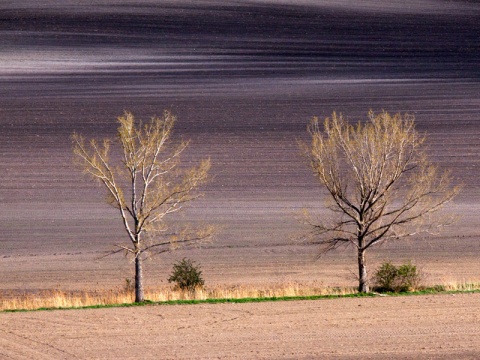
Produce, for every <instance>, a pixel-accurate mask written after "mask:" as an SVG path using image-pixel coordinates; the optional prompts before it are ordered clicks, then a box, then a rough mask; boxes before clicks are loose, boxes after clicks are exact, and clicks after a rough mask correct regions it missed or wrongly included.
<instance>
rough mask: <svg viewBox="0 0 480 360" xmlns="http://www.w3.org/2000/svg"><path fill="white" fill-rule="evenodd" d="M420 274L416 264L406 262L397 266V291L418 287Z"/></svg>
mask: <svg viewBox="0 0 480 360" xmlns="http://www.w3.org/2000/svg"><path fill="white" fill-rule="evenodd" d="M420 280H421V275H420V272H419V270H418V269H417V266H416V265H413V264H412V263H410V262H408V263H407V264H403V265H400V266H399V267H398V274H397V287H398V290H397V291H412V290H415V289H416V288H418V286H419V284H420Z"/></svg>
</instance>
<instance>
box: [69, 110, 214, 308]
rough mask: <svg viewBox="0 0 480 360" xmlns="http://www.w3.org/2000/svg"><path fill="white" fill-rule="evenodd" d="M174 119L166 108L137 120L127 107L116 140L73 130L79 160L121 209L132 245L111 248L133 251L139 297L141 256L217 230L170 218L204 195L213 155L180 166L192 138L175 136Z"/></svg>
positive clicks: (138, 297)
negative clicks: (176, 224) (183, 226)
mask: <svg viewBox="0 0 480 360" xmlns="http://www.w3.org/2000/svg"><path fill="white" fill-rule="evenodd" d="M175 120H176V118H175V116H173V115H172V114H171V113H170V112H168V111H165V112H164V113H163V116H162V117H153V118H152V120H151V121H150V122H149V123H146V124H142V123H140V124H138V126H137V125H136V124H135V119H134V116H133V115H132V114H131V113H129V112H125V113H124V115H123V116H120V117H118V122H119V124H120V126H119V128H118V133H117V135H118V139H117V141H114V140H111V139H105V140H103V142H101V143H99V142H98V141H97V140H95V139H92V140H90V141H89V142H88V143H86V142H85V139H84V138H83V137H82V136H80V135H78V134H77V133H74V134H73V135H72V141H73V153H74V155H75V159H76V161H77V162H78V164H79V165H80V166H81V167H82V168H83V170H84V172H85V173H87V174H89V175H90V176H91V177H92V178H93V179H95V180H97V181H99V182H100V183H101V184H103V185H104V186H105V188H106V190H107V202H108V203H109V204H110V205H112V206H114V207H115V208H117V209H118V210H119V214H120V216H121V219H122V222H123V226H124V227H125V230H126V232H127V234H128V237H129V239H130V245H129V246H127V245H121V244H118V245H117V246H118V247H119V249H118V250H117V251H113V252H112V253H116V252H120V251H125V252H126V253H130V254H132V255H133V257H134V262H135V301H136V302H142V301H144V289H143V271H142V262H143V259H144V257H145V256H146V255H147V254H148V253H151V252H152V251H154V252H157V253H159V252H165V251H168V250H169V249H171V247H172V246H176V245H181V244H188V243H195V242H198V241H200V240H204V239H207V238H209V237H210V236H211V235H212V231H211V228H209V227H207V228H205V229H201V230H198V231H195V232H190V233H189V232H187V231H183V232H178V231H174V230H172V229H171V228H170V227H169V226H168V225H167V223H166V217H167V215H170V214H173V213H176V212H178V211H179V210H181V209H182V207H183V206H184V205H185V204H186V203H188V202H190V201H192V200H195V199H197V198H198V197H199V196H200V194H199V193H198V188H199V186H200V185H202V184H204V183H205V182H206V180H207V173H208V171H209V169H210V160H203V161H201V162H200V164H199V165H198V166H197V167H193V168H189V169H186V170H185V169H182V168H181V167H180V166H179V164H180V155H181V154H182V152H183V151H184V150H185V148H186V147H187V145H188V142H183V141H182V142H179V143H178V144H174V143H173V142H172V140H171V135H172V129H173V126H174V123H175ZM111 145H117V148H118V150H120V151H119V154H115V155H117V156H116V158H113V159H111V158H110V157H109V153H110V148H111ZM115 159H116V160H117V161H115Z"/></svg>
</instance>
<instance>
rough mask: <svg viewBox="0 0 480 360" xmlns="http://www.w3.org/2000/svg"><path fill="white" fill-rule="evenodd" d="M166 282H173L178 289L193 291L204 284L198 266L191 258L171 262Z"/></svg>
mask: <svg viewBox="0 0 480 360" xmlns="http://www.w3.org/2000/svg"><path fill="white" fill-rule="evenodd" d="M168 282H169V283H171V282H174V283H176V287H177V288H179V289H180V290H188V291H190V292H194V291H195V289H197V288H202V287H203V286H204V284H205V281H204V280H203V278H202V271H201V270H200V267H199V266H198V265H197V266H196V265H195V263H194V262H193V261H192V260H190V259H185V258H184V259H182V260H181V261H179V262H177V263H175V264H173V270H172V274H171V275H170V277H169V278H168Z"/></svg>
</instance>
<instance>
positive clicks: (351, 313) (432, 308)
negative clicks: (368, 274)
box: [0, 294, 480, 359]
mask: <svg viewBox="0 0 480 360" xmlns="http://www.w3.org/2000/svg"><path fill="white" fill-rule="evenodd" d="M479 307H480V294H462V295H454V296H453V295H435V296H411V297H381V298H363V299H360V298H357V299H337V300H318V301H292V302H275V303H260V304H216V305H183V306H179V305H174V306H146V307H141V308H119V309H96V310H76V311H50V312H45V311H43V312H32V313H15V314H1V315H0V357H1V358H2V359H130V358H136V357H138V356H139V357H140V358H142V359H159V358H161V359H206V358H208V359H225V358H228V359H278V358H284V359H311V358H317V359H349V358H350V359H353V358H357V359H358V358H362V359H386V358H388V359H477V358H478V357H479V356H480V338H479V336H478V332H479V330H480V325H479V323H480V313H479V312H478V308H479Z"/></svg>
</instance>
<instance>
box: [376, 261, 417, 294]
mask: <svg viewBox="0 0 480 360" xmlns="http://www.w3.org/2000/svg"><path fill="white" fill-rule="evenodd" d="M420 280H421V274H420V271H419V270H418V269H417V266H416V265H413V264H412V263H410V262H408V263H406V264H403V265H400V266H398V267H397V266H395V265H393V264H392V263H391V262H389V261H388V262H384V263H383V264H382V265H380V267H379V268H378V269H377V270H376V271H375V275H374V282H375V286H374V289H375V290H376V291H379V292H405V291H411V290H415V289H416V288H418V286H419V284H420Z"/></svg>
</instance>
